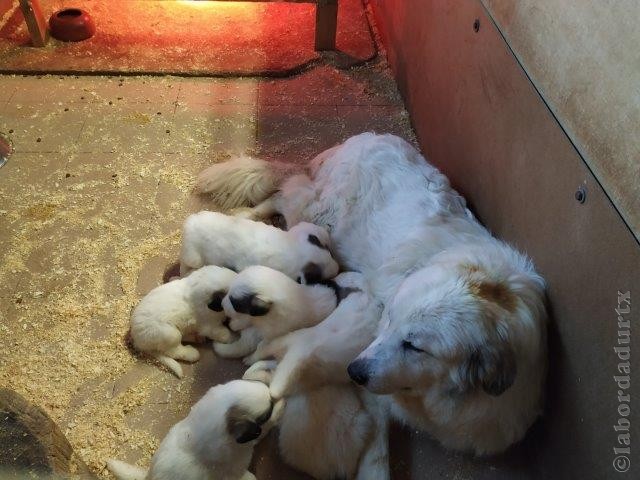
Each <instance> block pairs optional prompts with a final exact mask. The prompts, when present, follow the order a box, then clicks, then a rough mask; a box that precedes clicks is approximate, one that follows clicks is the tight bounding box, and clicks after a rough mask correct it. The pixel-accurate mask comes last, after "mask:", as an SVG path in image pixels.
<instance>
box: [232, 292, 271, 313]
mask: <svg viewBox="0 0 640 480" xmlns="http://www.w3.org/2000/svg"><path fill="white" fill-rule="evenodd" d="M229 301H230V302H231V305H232V306H233V309H234V310H235V311H236V312H238V313H244V314H247V315H251V316H252V317H261V316H263V315H266V314H267V313H269V310H270V309H271V305H272V302H271V301H270V300H267V299H266V298H264V297H261V296H260V295H257V294H255V293H249V294H246V295H243V296H241V297H234V296H230V297H229Z"/></svg>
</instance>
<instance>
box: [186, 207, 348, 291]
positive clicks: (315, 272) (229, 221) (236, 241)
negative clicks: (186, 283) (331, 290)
mask: <svg viewBox="0 0 640 480" xmlns="http://www.w3.org/2000/svg"><path fill="white" fill-rule="evenodd" d="M289 225H293V224H289ZM203 265H223V266H225V267H228V268H231V269H232V270H235V271H238V272H239V271H241V270H243V269H245V268H247V267H249V266H251V265H266V266H268V267H271V268H274V269H276V270H279V271H280V272H283V273H284V274H286V275H287V276H289V277H291V278H293V279H300V280H301V281H304V282H306V283H313V282H318V281H320V280H323V279H326V278H332V277H335V276H336V275H337V274H338V264H337V263H336V261H335V260H334V259H333V257H331V253H330V252H329V234H328V233H327V231H326V230H325V229H324V228H322V227H318V226H317V225H313V224H310V223H300V224H298V225H294V226H293V227H292V228H291V229H290V230H289V231H283V230H280V229H279V228H276V227H273V226H271V225H266V224H264V223H262V222H254V221H252V220H247V219H244V218H239V217H231V216H228V215H224V214H222V213H216V212H200V213H196V214H194V215H190V216H189V217H188V218H187V220H186V221H185V223H184V228H183V232H182V252H181V254H180V274H181V275H184V274H186V273H188V272H189V271H191V270H193V269H195V268H199V267H201V266H203Z"/></svg>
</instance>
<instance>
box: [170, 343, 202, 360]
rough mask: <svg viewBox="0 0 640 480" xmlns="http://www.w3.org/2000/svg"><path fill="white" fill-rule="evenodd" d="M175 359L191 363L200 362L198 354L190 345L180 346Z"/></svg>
mask: <svg viewBox="0 0 640 480" xmlns="http://www.w3.org/2000/svg"><path fill="white" fill-rule="evenodd" d="M175 358H177V359H179V360H183V361H185V362H189V363H193V362H197V361H198V360H200V352H199V351H198V349H197V348H195V347H192V346H191V345H181V346H180V347H179V348H178V350H177V352H176V355H175Z"/></svg>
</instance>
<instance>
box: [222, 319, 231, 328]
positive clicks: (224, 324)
mask: <svg viewBox="0 0 640 480" xmlns="http://www.w3.org/2000/svg"><path fill="white" fill-rule="evenodd" d="M230 324H231V319H230V318H229V317H224V320H223V321H222V325H223V326H225V327H226V328H228V329H229V330H231V327H230V326H229V325H230Z"/></svg>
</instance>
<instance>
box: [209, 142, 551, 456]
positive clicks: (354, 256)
mask: <svg viewBox="0 0 640 480" xmlns="http://www.w3.org/2000/svg"><path fill="white" fill-rule="evenodd" d="M291 169H292V167H291V166H281V165H279V164H277V163H275V164H274V163H268V162H265V161H261V160H251V159H247V158H242V159H239V160H232V161H230V162H227V163H224V164H220V165H213V166H212V167H209V168H208V169H207V170H205V171H204V172H202V173H201V175H200V177H199V178H198V185H199V189H200V191H201V192H213V194H214V195H215V196H217V197H218V198H228V199H233V200H234V202H233V203H234V204H233V205H229V204H227V205H225V206H227V207H229V206H240V205H241V204H243V203H244V204H251V203H253V204H257V203H258V202H262V203H259V204H258V205H256V207H255V208H254V210H253V217H254V218H256V219H259V218H262V217H266V216H269V215H272V214H274V213H276V212H279V213H281V214H283V215H284V217H285V219H286V221H287V224H289V225H295V224H296V223H298V222H300V221H308V222H313V223H317V224H318V225H321V226H324V227H326V228H327V229H328V230H329V232H330V233H331V236H332V241H333V250H332V251H333V254H334V255H335V257H336V258H337V260H338V261H339V262H340V263H341V264H342V265H343V267H345V268H347V269H349V270H356V271H360V272H362V273H363V274H364V275H365V277H366V278H367V279H368V281H369V282H370V283H371V285H372V288H373V293H374V296H375V297H376V298H377V299H378V300H379V301H381V302H382V303H383V304H384V305H385V309H384V312H383V315H382V322H381V323H380V327H381V328H380V332H379V334H378V336H377V338H376V339H375V340H374V341H373V342H372V343H371V345H369V346H368V347H367V348H366V349H365V351H364V352H362V353H361V354H360V355H359V356H358V358H357V359H356V360H355V361H354V362H352V363H351V364H350V365H349V373H350V375H351V377H352V378H353V379H354V380H355V381H356V382H358V383H360V384H361V385H363V386H364V387H365V388H367V389H368V390H370V391H372V392H374V393H378V394H380V396H379V399H380V400H381V401H388V402H389V404H390V409H391V412H392V413H393V414H394V415H395V416H396V417H397V418H400V419H402V420H404V421H406V422H408V423H409V424H410V425H413V426H415V427H418V428H423V429H425V430H427V431H428V432H429V433H431V434H432V435H433V436H435V437H436V438H438V439H439V440H440V441H441V442H442V443H443V444H444V445H445V446H447V447H451V448H456V449H461V450H470V451H473V452H475V453H477V454H488V453H494V452H500V451H503V450H505V449H506V448H507V447H509V446H510V445H512V444H513V443H514V442H517V441H518V440H520V439H521V438H522V437H523V436H524V434H525V433H526V431H527V429H528V427H529V426H530V425H531V424H532V422H533V421H534V420H535V419H536V418H537V416H538V415H539V414H540V412H541V406H542V387H543V383H544V378H545V370H546V368H545V367H546V312H545V307H544V301H543V298H544V282H543V280H542V278H541V277H540V276H539V275H538V274H537V273H536V272H535V270H534V268H533V266H532V264H531V262H530V261H529V260H528V259H527V258H526V257H525V256H523V255H522V254H520V253H518V252H517V251H516V250H514V249H513V248H511V247H510V246H508V245H506V244H504V243H503V242H501V241H498V240H496V239H495V238H493V237H492V236H491V234H490V233H489V232H488V231H487V230H486V229H485V228H483V227H482V226H481V225H480V224H479V222H478V221H477V220H476V219H475V218H474V216H473V215H472V214H471V213H470V212H469V210H467V208H466V206H465V201H464V199H463V198H462V197H461V196H460V195H459V194H458V193H457V192H456V191H455V190H453V189H452V188H451V186H450V185H449V182H448V180H447V178H446V177H445V176H444V175H442V174H441V173H440V172H439V171H438V170H437V169H436V168H435V167H433V166H432V165H430V164H429V163H427V162H426V161H425V159H424V158H423V157H422V156H421V155H420V154H419V153H418V152H417V151H416V150H415V149H414V148H413V147H411V146H410V145H409V144H408V143H407V142H405V141H403V140H402V139H400V138H398V137H395V136H391V135H374V134H371V133H366V134H362V135H358V136H356V137H353V138H351V139H349V140H347V141H346V142H345V143H343V144H341V145H339V146H337V147H334V148H332V149H330V150H327V151H325V152H323V153H321V154H320V155H319V156H318V157H316V158H315V159H314V160H313V161H312V162H311V164H310V165H309V167H308V171H307V172H305V173H303V174H297V175H292V172H291ZM270 195H271V196H270ZM378 320H379V319H378V318H372V319H371V321H372V322H378ZM317 361H322V359H318V360H317Z"/></svg>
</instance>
